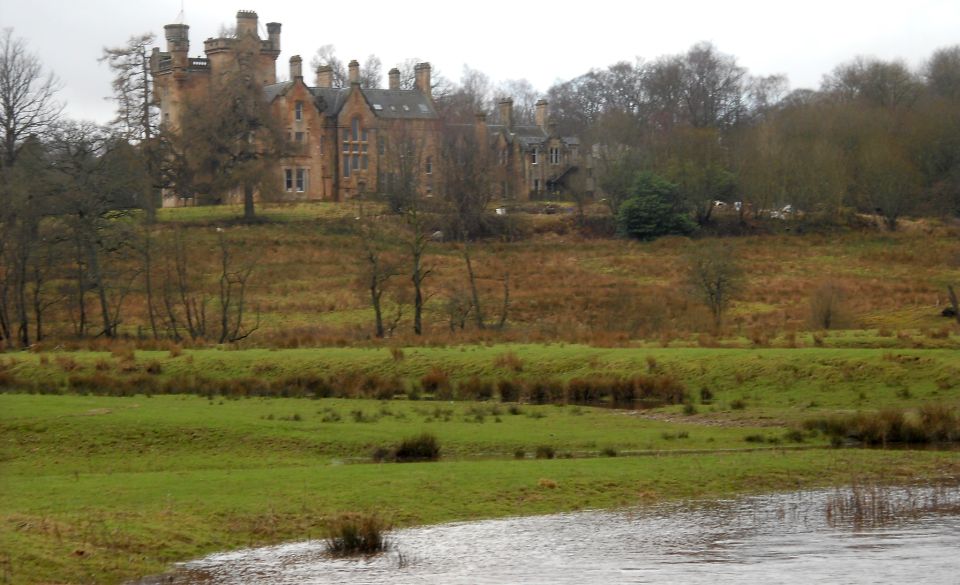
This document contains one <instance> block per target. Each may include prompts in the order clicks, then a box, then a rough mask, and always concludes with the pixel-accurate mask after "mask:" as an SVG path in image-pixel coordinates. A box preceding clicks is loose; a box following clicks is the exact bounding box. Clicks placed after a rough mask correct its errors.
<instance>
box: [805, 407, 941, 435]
mask: <svg viewBox="0 0 960 585" xmlns="http://www.w3.org/2000/svg"><path fill="white" fill-rule="evenodd" d="M803 427H804V428H805V429H806V430H810V431H813V430H815V431H819V432H822V433H824V434H825V435H827V436H829V437H831V438H833V439H835V442H840V441H843V440H850V441H856V442H860V443H865V444H867V445H886V444H888V443H913V444H923V443H947V442H954V441H960V416H958V415H957V411H956V410H955V409H953V408H950V407H949V406H947V405H944V404H925V405H923V406H921V407H920V408H919V409H917V410H916V411H912V410H903V409H894V408H888V409H884V410H880V411H877V412H858V413H855V414H849V415H836V416H830V417H820V418H811V419H807V420H805V421H804V422H803Z"/></svg>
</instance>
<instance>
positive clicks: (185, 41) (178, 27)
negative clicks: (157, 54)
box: [163, 24, 190, 71]
mask: <svg viewBox="0 0 960 585" xmlns="http://www.w3.org/2000/svg"><path fill="white" fill-rule="evenodd" d="M163 33H164V36H165V37H166V38H167V52H168V53H170V58H171V59H172V61H173V69H174V70H175V71H183V70H185V69H186V68H187V55H188V54H189V53H190V27H189V26H188V25H186V24H168V25H166V26H165V27H163Z"/></svg>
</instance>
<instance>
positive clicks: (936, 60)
mask: <svg viewBox="0 0 960 585" xmlns="http://www.w3.org/2000/svg"><path fill="white" fill-rule="evenodd" d="M924 77H925V78H926V81H927V85H928V87H929V88H930V89H931V90H932V91H933V92H934V93H935V94H936V95H939V96H941V97H944V98H949V99H956V98H960V45H954V46H952V47H945V48H943V49H938V50H937V51H935V52H934V53H933V56H932V57H930V60H929V61H928V62H927V64H926V66H925V67H924Z"/></svg>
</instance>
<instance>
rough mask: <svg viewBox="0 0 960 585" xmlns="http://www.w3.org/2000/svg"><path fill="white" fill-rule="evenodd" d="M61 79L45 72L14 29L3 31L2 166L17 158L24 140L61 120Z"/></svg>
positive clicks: (0, 66)
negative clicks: (57, 94)
mask: <svg viewBox="0 0 960 585" xmlns="http://www.w3.org/2000/svg"><path fill="white" fill-rule="evenodd" d="M59 89H60V82H59V81H58V80H57V78H56V77H55V76H54V75H53V73H47V74H44V72H43V66H42V65H41V64H40V60H39V59H37V57H36V56H34V55H32V54H30V53H28V52H27V44H26V42H25V41H24V40H23V39H18V38H14V36H13V29H10V28H6V29H3V31H2V32H0V128H2V131H3V159H2V162H3V166H4V167H9V166H11V165H13V163H14V162H15V161H16V160H17V156H18V155H19V154H20V149H21V148H22V147H23V144H24V141H25V140H26V139H27V138H28V137H29V136H31V135H37V136H42V135H44V134H45V133H46V132H47V131H48V130H49V129H50V128H51V127H52V126H53V124H54V123H55V122H56V121H57V120H58V119H59V117H60V112H61V111H62V109H63V106H62V105H61V104H59V103H57V102H56V99H55V97H56V93H57V91H59Z"/></svg>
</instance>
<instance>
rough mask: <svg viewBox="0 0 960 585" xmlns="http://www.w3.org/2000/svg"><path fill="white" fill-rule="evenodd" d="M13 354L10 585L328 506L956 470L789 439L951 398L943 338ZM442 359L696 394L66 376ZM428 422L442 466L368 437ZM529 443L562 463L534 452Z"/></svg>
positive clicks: (603, 493) (494, 506)
mask: <svg viewBox="0 0 960 585" xmlns="http://www.w3.org/2000/svg"><path fill="white" fill-rule="evenodd" d="M401 353H402V357H401ZM504 356H510V357H509V359H506V358H505V357H504ZM4 364H5V365H4V372H6V374H7V377H6V378H5V380H7V383H10V381H11V380H15V381H16V383H19V384H24V385H25V387H26V389H28V390H30V391H33V392H41V391H42V392H46V393H45V394H40V393H24V392H19V393H4V394H0V582H6V583H17V584H20V583H38V582H51V583H93V582H96V583H117V582H121V581H123V580H125V579H130V578H134V577H137V576H142V575H146V574H151V573H157V572H162V571H163V570H165V569H166V568H167V567H168V566H169V563H171V562H173V561H176V560H185V559H188V558H192V557H196V556H198V555H202V554H204V553H208V552H212V551H217V550H224V549H229V548H235V547H240V546H250V545H258V544H265V543H275V542H281V541H286V540H293V539H304V538H311V537H317V536H320V535H321V531H322V525H323V519H324V518H325V517H328V516H330V515H333V514H336V513H339V512H344V511H378V512H380V513H382V514H384V515H385V516H386V517H387V518H388V519H389V520H390V521H391V522H392V523H394V525H397V526H404V525H411V524H421V523H432V522H441V521H448V520H464V519H471V518H486V517H496V516H503V515H515V514H536V513H548V512H556V511H561V510H574V509H585V508H603V507H616V506H636V505H644V504H648V503H651V502H657V501H661V500H664V499H676V498H700V497H707V498H709V497H720V496H723V497H727V496H731V495H735V494H741V493H756V492H762V491H770V490H786V489H795V488H799V487H811V486H825V485H837V484H845V483H850V482H852V481H867V480H878V481H890V482H904V481H908V482H915V481H923V482H935V481H948V480H950V479H951V478H953V479H954V480H955V478H956V477H957V474H958V473H960V461H958V458H957V457H956V453H955V452H953V453H951V452H938V451H914V450H911V451H904V450H865V449H832V448H830V447H829V446H828V445H829V441H828V439H827V438H826V437H824V436H822V435H820V434H816V433H808V432H803V433H798V432H797V430H798V429H799V428H800V427H799V423H800V422H801V421H803V420H804V419H805V418H808V417H813V416H823V415H829V414H833V413H839V412H854V411H860V410H863V411H873V410H877V409H883V408H906V409H911V408H916V407H919V406H922V405H924V404H927V403H938V404H946V405H948V406H957V405H958V404H960V388H958V387H957V386H955V384H956V381H957V380H960V376H957V371H958V368H960V358H958V357H957V355H956V352H955V351H951V350H891V349H862V348H804V349H754V350H747V349H717V348H662V347H645V348H629V349H628V348H591V347H587V346H577V345H562V344H552V345H491V346H482V345H473V346H463V347H435V348H428V347H417V348H404V349H403V350H402V352H397V351H394V352H391V351H390V350H389V349H388V348H366V349H364V348H331V349H312V350H306V349H302V350H275V351H271V350H238V351H224V350H218V349H202V350H184V351H183V352H182V353H179V352H176V353H171V352H142V351H137V352H136V353H135V354H133V355H132V356H131V355H130V354H127V353H121V352H118V353H117V354H116V355H112V354H110V353H107V352H57V353H41V354H17V355H12V356H8V357H7V358H6V360H5V361H4ZM434 368H436V369H440V370H443V371H445V372H448V373H449V375H450V378H451V380H452V381H453V382H454V384H456V383H457V382H459V381H462V380H465V379H469V378H470V377H473V376H478V377H483V378H499V377H511V378H522V379H528V380H536V379H559V380H569V379H571V378H576V377H584V378H590V377H596V376H609V375H622V376H629V375H633V374H636V373H648V372H650V371H656V372H659V373H660V374H661V375H665V376H666V375H669V376H672V377H674V378H676V379H677V380H680V381H681V383H682V384H683V385H684V386H685V387H686V388H687V389H688V392H689V394H690V396H691V400H690V403H689V405H688V406H686V407H685V406H683V405H664V406H661V407H659V408H655V409H653V410H645V411H627V410H614V409H609V408H597V407H589V406H577V405H570V404H568V405H553V404H547V405H532V404H521V405H517V404H505V403H500V402H498V401H497V400H496V399H494V400H491V401H487V402H472V401H440V400H426V399H422V400H409V399H407V398H405V397H404V396H403V395H400V396H398V397H397V398H396V399H393V400H366V399H356V398H355V399H338V398H324V399H316V398H282V397H275V396H248V397H242V396H233V395H228V396H223V395H220V394H216V393H213V394H210V395H209V396H199V395H196V394H172V395H169V394H159V393H156V394H152V395H144V394H135V395H132V396H106V395H94V394H87V395H79V394H77V393H75V392H69V379H70V377H71V376H76V375H93V374H95V373H100V374H103V375H105V376H109V378H107V379H109V380H115V379H119V380H122V379H127V378H129V379H131V380H134V381H136V380H142V379H146V378H145V377H150V378H151V379H152V378H155V379H156V380H157V381H158V383H161V382H163V381H165V380H166V381H169V380H179V379H186V378H188V377H190V376H193V377H194V378H196V377H197V376H203V377H205V378H206V377H209V378H211V379H213V378H217V379H223V380H240V379H248V378H250V377H257V378H258V379H261V380H262V381H263V382H264V383H265V384H269V383H270V382H271V381H274V382H276V381H279V380H284V379H285V378H286V377H288V376H289V375H292V374H304V373H310V372H313V373H318V374H334V373H337V372H342V371H345V370H350V371H362V372H366V373H370V374H377V375H381V376H396V377H398V378H399V379H400V380H401V381H402V382H403V383H404V384H405V385H406V387H407V388H413V387H414V386H415V385H416V384H417V383H418V381H419V379H420V377H421V376H423V375H424V374H426V373H427V372H429V371H430V370H431V369H434ZM271 387H272V388H277V387H278V386H271ZM701 388H709V389H710V391H711V393H712V395H713V396H712V399H711V400H704V399H703V398H702V395H701V393H700V389H701ZM424 431H427V432H431V433H433V434H435V435H436V436H437V438H438V439H439V441H440V444H441V448H442V458H441V460H440V461H439V462H435V463H416V464H399V463H373V462H372V459H371V453H372V452H373V451H374V450H376V449H377V448H388V447H390V446H392V445H394V444H396V443H397V442H398V441H400V440H401V439H403V438H405V437H409V436H412V435H416V434H419V433H421V432H424ZM542 445H547V446H550V447H552V448H554V450H555V451H556V453H557V458H556V459H553V460H545V459H535V458H534V457H533V455H534V453H535V451H536V448H537V447H538V446H542ZM518 451H520V452H522V453H523V458H522V459H518V458H517V452H518ZM614 453H615V454H617V455H618V456H616V457H611V456H610V455H611V454H614ZM541 480H542V481H541Z"/></svg>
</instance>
